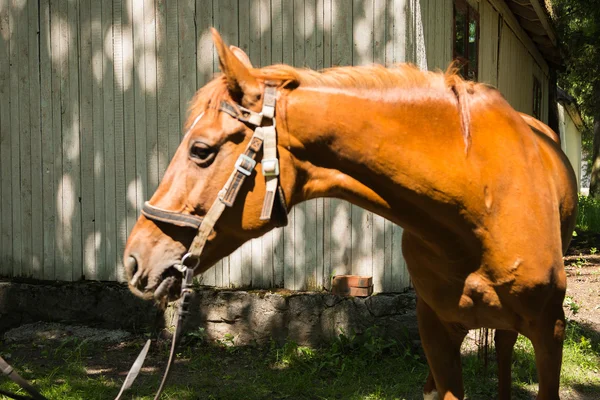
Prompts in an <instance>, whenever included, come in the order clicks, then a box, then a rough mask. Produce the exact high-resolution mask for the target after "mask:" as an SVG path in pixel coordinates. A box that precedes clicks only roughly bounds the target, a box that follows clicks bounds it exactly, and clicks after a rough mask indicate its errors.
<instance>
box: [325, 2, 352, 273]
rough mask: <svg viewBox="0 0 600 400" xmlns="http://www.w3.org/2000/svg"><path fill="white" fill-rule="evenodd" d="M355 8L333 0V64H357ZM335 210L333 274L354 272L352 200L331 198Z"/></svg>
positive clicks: (332, 238)
mask: <svg viewBox="0 0 600 400" xmlns="http://www.w3.org/2000/svg"><path fill="white" fill-rule="evenodd" d="M352 7H353V4H352V1H351V0H332V2H331V64H332V66H340V65H352V64H353V25H352V14H351V13H349V12H348V10H351V9H352ZM329 206H330V213H331V225H330V227H329V229H331V232H330V235H331V242H330V245H331V267H330V268H331V274H332V275H341V274H348V273H351V266H352V206H351V205H350V203H348V202H346V201H343V200H338V199H331V200H330V204H329Z"/></svg>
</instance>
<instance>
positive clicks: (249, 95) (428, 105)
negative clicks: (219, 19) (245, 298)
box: [124, 31, 577, 399]
mask: <svg viewBox="0 0 600 400" xmlns="http://www.w3.org/2000/svg"><path fill="white" fill-rule="evenodd" d="M213 39H214V41H215V45H216V48H217V51H218V53H219V58H220V64H221V69H222V71H223V75H221V76H219V77H216V78H215V79H214V80H213V81H211V82H210V83H208V84H207V85H206V86H205V87H203V88H202V89H200V90H199V91H198V93H197V94H196V96H195V97H194V99H193V100H192V102H191V107H190V112H189V118H188V121H187V123H186V129H187V130H188V131H187V134H186V135H185V137H184V138H183V141H182V143H181V145H180V146H179V149H178V150H177V152H176V154H175V156H174V158H173V160H172V161H171V164H170V165H169V167H168V169H167V171H166V173H165V176H164V178H163V180H162V182H161V184H160V186H159V187H158V189H157V191H156V192H155V193H154V195H153V196H152V198H151V199H150V202H149V206H148V207H149V208H148V209H146V210H145V211H146V212H144V215H143V216H141V217H140V219H139V220H138V221H137V224H136V225H135V227H134V229H133V231H132V232H131V235H130V236H129V240H128V242H127V247H126V250H125V254H124V257H125V265H126V270H127V274H128V277H129V279H130V287H131V289H132V291H134V292H135V293H137V294H138V295H141V296H144V297H152V295H153V293H155V292H156V291H158V293H157V295H158V297H162V296H163V295H164V294H165V293H168V294H169V296H170V297H171V298H172V297H173V296H175V294H176V293H177V288H178V287H179V283H180V281H181V274H180V273H179V272H177V270H176V269H175V268H174V266H176V265H180V264H182V256H183V255H184V254H186V253H187V252H188V249H189V248H190V244H191V243H192V240H194V238H195V235H196V233H197V232H196V229H197V228H198V225H200V222H201V217H206V218H204V219H210V218H208V217H207V214H211V215H212V211H211V212H209V209H211V210H212V209H213V208H215V207H216V206H215V205H217V206H218V205H219V204H220V200H219V199H222V198H223V196H222V194H223V192H222V191H221V189H222V188H223V187H224V186H226V182H227V185H228V184H229V183H230V182H233V181H235V182H238V183H239V185H238V184H236V183H234V185H235V186H236V191H239V196H238V200H237V201H235V202H234V203H233V204H231V203H229V204H228V205H229V206H230V207H227V208H225V209H224V211H223V212H222V216H221V217H220V218H219V215H220V214H219V215H217V217H216V219H215V221H213V224H212V225H214V229H212V225H211V229H208V231H207V232H205V239H206V245H205V246H204V242H203V244H202V245H201V246H200V247H201V248H202V247H203V251H202V257H201V258H200V260H197V262H198V263H199V264H198V265H197V268H196V270H195V273H200V272H202V271H205V270H206V269H208V268H209V267H211V266H212V265H213V264H214V263H215V262H216V261H218V260H220V259H221V258H223V257H225V256H227V255H228V254H230V253H231V252H233V251H234V250H235V249H236V248H238V247H239V246H240V245H242V244H243V243H244V242H246V241H248V240H250V239H251V238H255V237H258V236H261V235H263V234H264V233H265V232H267V231H269V230H271V229H273V227H274V226H275V225H276V219H275V218H270V219H269V218H268V215H267V218H264V215H263V218H259V216H261V210H263V214H264V209H263V200H264V198H265V197H266V196H265V193H270V195H269V196H268V197H269V199H270V197H272V194H273V193H272V191H271V192H270V191H269V187H268V186H269V184H268V183H265V182H266V180H268V179H265V178H263V177H262V176H260V175H261V174H260V172H262V171H261V170H263V171H266V168H267V167H265V164H264V163H263V165H262V166H261V165H260V163H259V164H257V166H256V171H255V172H252V168H253V167H254V165H251V164H252V163H250V164H247V163H246V161H247V159H249V157H247V156H246V155H247V154H250V155H251V156H252V157H254V156H257V157H259V156H260V154H258V153H257V151H258V150H257V149H258V148H259V147H256V148H254V150H255V152H254V153H252V152H249V150H248V149H250V148H252V147H253V146H254V140H255V138H256V134H257V133H256V132H257V131H258V130H259V128H257V127H256V126H257V125H258V126H259V127H260V128H261V129H262V128H263V127H265V128H269V127H272V126H275V127H276V140H277V146H276V152H277V158H278V163H279V168H278V170H279V171H278V175H277V176H278V178H279V183H278V185H280V188H281V189H282V192H283V193H280V195H279V199H280V201H282V202H283V203H284V204H283V205H287V207H292V206H293V205H295V204H298V203H300V202H302V201H305V200H308V199H313V198H317V197H336V198H340V199H345V200H347V201H350V202H352V203H353V204H356V205H359V206H361V207H363V208H366V209H368V210H370V211H373V212H375V213H377V214H379V215H381V216H383V217H385V218H387V219H389V220H391V221H393V222H394V223H397V224H399V225H401V226H402V227H403V228H404V236H403V243H402V245H403V252H404V256H405V259H406V263H407V266H408V269H409V272H410V274H411V277H412V281H413V283H414V287H415V290H416V292H417V295H418V298H419V300H418V302H417V313H418V324H419V330H420V335H421V339H422V344H423V348H424V350H425V354H426V356H427V361H428V364H429V367H430V370H431V374H430V378H429V379H428V382H427V384H426V387H425V393H426V396H427V398H433V396H434V395H435V390H437V393H438V394H439V397H440V398H443V399H455V398H463V397H464V389H463V384H462V376H461V361H460V345H461V343H462V341H463V339H464V336H465V334H466V333H467V331H468V330H469V329H474V328H480V327H488V328H495V329H497V334H496V346H497V351H498V363H499V386H500V390H499V396H500V398H503V399H507V398H509V397H510V364H511V354H512V348H513V345H514V342H515V340H516V337H517V333H521V334H523V335H525V336H526V337H528V338H529V339H531V341H532V343H533V346H534V349H535V355H536V363H537V366H538V375H539V395H538V399H557V398H558V396H559V394H558V393H559V375H560V367H561V361H562V344H563V337H564V330H565V319H564V313H563V308H562V303H563V298H564V295H565V289H566V277H565V272H564V269H563V261H562V255H563V253H564V251H565V250H566V248H567V246H568V244H569V241H570V238H571V234H572V231H573V228H574V224H575V215H576V210H577V195H576V183H575V182H576V180H575V175H574V173H573V170H572V168H571V167H570V164H569V162H568V160H567V158H566V157H565V155H564V154H563V153H562V152H561V150H560V147H559V146H558V145H557V143H556V140H554V139H553V138H552V136H553V134H552V133H545V132H544V131H543V130H540V128H539V126H538V128H537V129H536V130H535V131H534V130H532V129H530V126H529V125H528V124H527V123H526V122H525V121H524V119H523V117H521V116H520V114H519V113H517V112H516V111H515V110H514V109H513V108H512V107H511V106H510V105H509V104H508V103H507V102H506V101H505V99H504V98H503V97H502V95H501V94H500V93H499V92H498V91H497V90H496V89H494V88H491V87H489V86H486V85H481V84H477V83H473V82H467V81H463V80H462V79H461V78H460V77H458V76H457V75H455V74H454V73H452V72H448V73H446V74H442V73H431V72H421V71H418V70H417V69H415V68H414V67H412V66H407V65H400V66H397V67H396V68H390V69H386V68H384V67H381V66H368V67H340V68H333V69H329V70H326V71H323V72H314V71H310V70H300V69H295V68H292V67H289V66H285V65H278V66H271V67H265V68H262V69H254V68H252V66H251V64H250V62H249V60H248V57H247V56H246V55H245V54H244V53H243V52H242V51H241V50H240V49H237V48H235V47H231V48H228V47H226V46H225V45H224V43H223V42H222V40H221V38H220V36H219V35H218V34H217V33H216V31H213ZM268 88H271V89H272V90H274V91H275V92H276V96H275V97H276V108H275V110H276V112H275V118H274V119H272V120H269V119H268V118H267V122H266V123H265V122H264V121H265V120H264V119H262V120H261V119H260V118H259V119H258V120H255V121H254V123H251V122H250V121H249V119H252V118H250V117H252V116H258V115H259V114H260V111H261V109H262V110H263V111H264V110H265V108H266V107H264V106H265V105H266V103H267V98H269V102H272V101H273V98H272V97H273V96H272V93H271V96H266V94H267V89H268ZM263 99H265V100H264V101H263ZM263 103H265V104H263ZM260 115H262V114H260ZM261 121H262V122H261ZM269 121H272V122H269ZM534 121H535V120H534ZM538 123H539V121H536V124H538ZM539 124H541V123H539ZM540 126H542V127H543V126H545V125H543V124H541V125H540ZM548 130H549V128H548ZM549 132H551V130H549ZM554 136H555V135H554ZM251 138H252V139H251ZM244 151H245V153H244V154H245V155H243V156H240V154H242V153H243V152H244ZM266 152H267V150H266V147H265V153H266ZM269 152H272V149H271V150H269ZM244 157H246V158H244ZM236 159H237V160H238V161H237V163H236ZM245 160H246V161H245ZM240 163H241V164H240ZM240 165H241V167H240ZM250 167H252V168H250ZM236 168H237V169H238V171H241V170H243V171H242V172H244V174H245V175H244V177H242V178H244V179H245V181H244V179H241V181H239V179H238V178H232V176H233V175H231V171H235V170H236ZM268 168H269V170H270V171H273V165H269V167H268ZM267 175H268V176H272V175H269V174H267ZM240 176H241V175H240ZM220 191H221V192H220ZM236 194H237V192H236ZM234 197H235V196H234ZM221 201H224V200H221ZM265 203H267V202H265ZM274 207H275V208H277V207H278V203H277V202H275V206H274ZM267 209H268V207H267ZM153 210H154V211H153ZM267 214H269V212H267ZM213 219H214V218H213ZM217 219H218V221H217ZM182 221H183V222H182ZM178 225H179V226H178ZM181 226H183V227H181ZM200 230H201V231H202V228H201V229H200ZM194 243H195V240H194ZM194 246H196V244H194V245H192V247H194ZM192 253H194V252H192ZM193 255H195V256H197V253H194V254H193ZM155 294H156V293H155Z"/></svg>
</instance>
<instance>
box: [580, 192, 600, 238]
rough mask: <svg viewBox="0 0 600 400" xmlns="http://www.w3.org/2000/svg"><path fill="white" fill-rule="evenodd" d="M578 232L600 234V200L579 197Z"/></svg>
mask: <svg viewBox="0 0 600 400" xmlns="http://www.w3.org/2000/svg"><path fill="white" fill-rule="evenodd" d="M576 227H577V229H578V230H581V231H586V232H594V233H600V199H594V198H592V197H589V196H584V195H581V194H580V195H579V213H578V214H577V225H576Z"/></svg>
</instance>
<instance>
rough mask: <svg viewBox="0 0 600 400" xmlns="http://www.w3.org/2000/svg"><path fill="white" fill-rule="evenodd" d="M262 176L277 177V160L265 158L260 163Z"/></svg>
mask: <svg viewBox="0 0 600 400" xmlns="http://www.w3.org/2000/svg"><path fill="white" fill-rule="evenodd" d="M261 165H262V174H263V175H264V176H279V160H278V159H276V158H266V159H264V160H262V161H261Z"/></svg>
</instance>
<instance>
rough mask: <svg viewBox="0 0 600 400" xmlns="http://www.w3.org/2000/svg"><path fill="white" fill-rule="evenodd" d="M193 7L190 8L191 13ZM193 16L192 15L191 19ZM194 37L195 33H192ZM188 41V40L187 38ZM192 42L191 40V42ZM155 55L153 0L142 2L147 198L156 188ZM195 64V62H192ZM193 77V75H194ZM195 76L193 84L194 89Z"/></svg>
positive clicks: (157, 175)
mask: <svg viewBox="0 0 600 400" xmlns="http://www.w3.org/2000/svg"><path fill="white" fill-rule="evenodd" d="M193 10H194V7H192V11H193ZM193 17H194V14H193V13H192V18H193ZM194 37H195V32H194ZM188 40H190V39H189V38H188ZM192 42H193V40H192ZM157 62H158V59H157V54H156V9H155V0H144V67H145V69H146V70H145V75H146V90H145V94H146V138H147V139H146V152H147V157H148V196H149V197H150V196H152V193H154V192H155V191H156V188H157V187H158V179H159V178H158V177H159V171H158V158H159V156H158V127H157V124H158V120H157V102H156V94H157V93H156V92H157V90H158V84H157ZM194 62H195V60H194ZM194 75H195V74H194ZM195 80H196V79H195V76H194V84H193V85H192V88H194V87H195V83H196V82H195Z"/></svg>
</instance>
